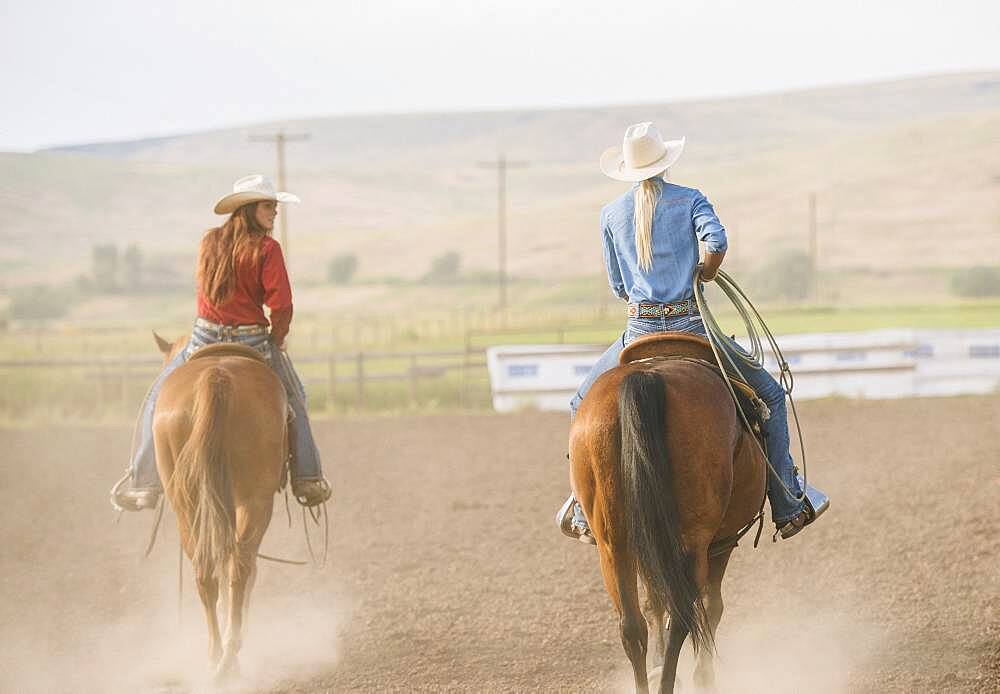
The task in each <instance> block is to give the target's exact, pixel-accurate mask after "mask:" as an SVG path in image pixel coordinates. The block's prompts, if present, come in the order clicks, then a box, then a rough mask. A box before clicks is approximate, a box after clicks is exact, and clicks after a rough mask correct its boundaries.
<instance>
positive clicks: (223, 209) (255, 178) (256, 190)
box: [215, 174, 301, 214]
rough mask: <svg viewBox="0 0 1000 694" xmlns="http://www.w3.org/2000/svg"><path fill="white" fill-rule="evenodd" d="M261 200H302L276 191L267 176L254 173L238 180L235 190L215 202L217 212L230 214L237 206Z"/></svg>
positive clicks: (234, 186)
mask: <svg viewBox="0 0 1000 694" xmlns="http://www.w3.org/2000/svg"><path fill="white" fill-rule="evenodd" d="M261 200H274V201H275V202H301V201H300V200H299V198H298V196H297V195H292V194H291V193H284V192H279V191H276V190H275V189H274V183H272V182H271V179H270V178H268V177H267V176H261V175H260V174H253V175H250V176H244V177H243V178H241V179H239V180H238V181H236V183H234V184H233V192H232V193H230V194H229V195H224V196H222V197H221V198H219V201H218V202H217V203H215V214H229V213H230V212H232V211H234V210H235V209H236V208H237V207H241V206H242V205H246V204H247V203H250V202H259V201H261Z"/></svg>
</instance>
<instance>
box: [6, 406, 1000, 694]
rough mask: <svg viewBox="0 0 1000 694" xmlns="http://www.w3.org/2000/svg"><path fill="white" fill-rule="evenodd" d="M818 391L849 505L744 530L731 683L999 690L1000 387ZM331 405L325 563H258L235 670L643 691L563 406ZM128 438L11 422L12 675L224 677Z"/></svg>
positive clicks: (253, 686) (723, 671) (84, 682)
mask: <svg viewBox="0 0 1000 694" xmlns="http://www.w3.org/2000/svg"><path fill="white" fill-rule="evenodd" d="M800 411H801V414H802V417H803V420H804V425H805V427H806V435H807V442H808V444H809V446H810V453H811V458H810V461H811V471H812V478H813V480H814V481H815V483H816V484H817V485H820V486H822V487H823V488H824V489H825V490H827V491H828V492H829V493H830V495H831V496H832V497H833V506H832V508H831V511H830V512H829V514H828V515H827V516H826V517H824V518H823V520H822V522H821V523H818V524H817V525H816V526H815V527H814V528H810V529H809V531H808V532H807V533H804V534H803V535H801V536H799V537H798V538H796V539H795V540H792V541H789V542H787V543H781V544H778V545H772V544H770V542H769V541H768V542H766V543H762V546H761V547H760V548H759V549H758V550H756V551H754V550H753V549H751V547H750V546H749V544H748V543H746V544H745V545H744V546H743V547H741V548H740V549H739V550H737V553H736V555H735V556H734V559H733V561H732V562H731V564H730V571H729V574H728V575H727V577H726V582H725V584H724V592H725V596H726V600H727V606H726V609H727V612H726V615H725V617H724V619H723V623H722V627H721V629H720V636H719V649H720V660H719V677H720V690H721V691H726V692H767V693H768V694H773V693H775V692H801V691H810V692H855V691H860V692H937V691H955V692H995V691H997V690H998V688H1000V650H998V649H1000V569H998V568H997V567H998V561H997V555H998V550H1000V536H998V532H997V531H998V528H1000V464H998V461H1000V436H998V434H1000V397H988V398H958V399H927V400H910V401H898V402H849V401H827V402H818V403H806V404H804V405H800ZM317 429H318V437H319V442H320V447H321V449H322V450H323V451H324V453H325V455H326V460H327V465H328V467H329V469H330V471H331V476H332V480H333V483H334V487H335V489H336V493H335V494H336V495H335V498H334V504H333V507H332V539H331V560H330V564H329V566H328V567H327V568H326V569H324V570H313V569H303V568H297V567H290V566H281V565H273V564H264V565H262V567H261V576H260V579H259V581H258V586H257V592H256V594H255V601H256V602H255V604H254V605H253V608H252V611H251V615H250V620H251V623H250V626H249V629H248V632H247V634H246V639H245V648H244V657H243V675H244V679H243V681H242V685H241V687H240V688H242V689H244V690H258V691H274V692H311V691H337V692H343V691H384V690H394V691H415V690H456V691H458V690H461V691H476V692H482V691H594V692H598V691H629V687H630V675H629V674H628V672H629V670H628V666H627V661H626V658H625V655H624V652H623V651H622V648H621V645H620V643H619V640H618V634H617V626H616V619H615V617H614V616H613V614H612V612H611V608H610V606H609V603H608V600H607V597H606V595H605V593H604V591H603V588H602V586H601V581H600V577H599V574H598V568H597V562H596V553H595V552H594V550H593V549H592V548H590V547H587V546H584V545H580V544H577V543H574V542H571V541H569V540H566V539H564V538H562V537H561V536H560V535H559V534H558V532H557V531H556V530H555V528H554V526H553V524H552V516H553V514H554V512H555V510H556V508H557V507H558V505H559V504H560V503H561V501H562V499H563V496H564V494H565V492H566V485H567V483H566V468H565V464H564V462H563V452H564V450H565V433H566V420H565V417H563V416H559V415H538V414H523V415H518V416H440V417H407V418H395V419H389V418H378V419H365V420H352V421H348V422H343V421H340V422H329V423H320V424H319V425H318V427H317ZM128 438H129V432H127V431H125V430H124V429H78V430H74V429H59V430H57V431H41V430H19V431H13V430H6V431H3V432H0V459H2V464H0V488H2V490H3V498H4V504H3V506H2V507H0V547H2V552H0V580H2V594H0V628H2V634H3V638H2V642H0V644H2V645H0V691H3V692H22V691H45V692H50V691H72V692H88V691H93V692H106V691H123V690H129V691H162V692H186V691H193V690H195V691H197V690H204V689H205V688H206V684H205V658H204V653H203V650H204V644H205V633H204V626H203V621H202V616H201V613H200V608H199V606H198V602H197V598H196V596H195V594H194V592H193V591H192V584H191V582H190V575H189V574H188V575H186V576H185V586H184V596H183V606H182V611H181V612H182V614H181V620H182V621H181V623H180V624H178V618H177V604H176V601H177V585H176V583H177V575H176V573H177V555H176V534H175V532H174V528H173V526H172V519H171V518H170V517H169V516H168V517H167V522H166V523H165V525H166V532H165V533H164V534H163V535H162V536H161V538H160V543H159V544H158V546H157V547H156V549H155V550H154V553H153V556H152V557H151V558H150V559H149V560H146V561H145V562H142V561H140V557H141V551H142V546H143V544H144V542H145V540H146V536H147V533H148V530H149V527H150V525H151V522H152V517H151V514H145V515H142V516H138V517H137V516H128V517H126V518H123V519H122V522H121V524H119V525H118V526H114V525H112V522H111V521H112V514H111V513H110V511H109V509H108V507H107V502H106V490H107V488H108V487H109V486H110V484H111V482H112V481H113V479H114V478H115V476H116V474H117V473H118V471H119V469H120V468H121V467H122V466H123V460H124V456H125V449H126V447H127V444H128ZM280 510H281V514H283V509H280ZM284 523H285V521H284V517H283V515H276V520H275V523H274V525H273V526H272V530H271V534H270V535H269V537H268V539H267V541H266V543H265V550H266V551H268V552H270V553H272V554H278V555H281V556H285V557H291V558H299V557H302V556H303V555H304V554H305V545H304V542H303V540H302V537H301V529H300V527H299V525H300V524H301V519H298V518H297V520H296V527H295V528H294V529H292V530H288V529H287V528H286V527H285V526H284ZM690 671H691V666H690V662H689V661H687V662H685V663H682V667H681V672H682V679H684V680H687V681H688V682H689V681H690ZM685 689H686V690H687V691H690V690H691V689H690V686H686V687H685Z"/></svg>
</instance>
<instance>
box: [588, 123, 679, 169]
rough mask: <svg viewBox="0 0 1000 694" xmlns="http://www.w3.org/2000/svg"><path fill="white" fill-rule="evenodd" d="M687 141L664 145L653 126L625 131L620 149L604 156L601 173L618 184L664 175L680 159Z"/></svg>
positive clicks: (642, 124)
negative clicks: (619, 182)
mask: <svg viewBox="0 0 1000 694" xmlns="http://www.w3.org/2000/svg"><path fill="white" fill-rule="evenodd" d="M684 141H685V138H683V137H682V138H681V139H679V140H667V141H666V142H664V141H663V137H662V136H661V135H660V131H659V130H657V129H656V126H654V125H653V124H652V123H636V124H635V125H630V126H629V128H628V130H626V131H625V138H624V140H623V141H622V146H621V147H610V148H608V149H607V150H605V151H604V154H602V155H601V171H603V172H604V174H605V175H606V176H610V177H611V178H613V179H615V180H617V181H644V180H645V179H647V178H652V177H653V176H656V175H657V174H661V173H663V172H664V171H666V170H667V169H669V168H670V167H671V166H673V165H674V163H675V162H676V161H677V160H678V159H680V156H681V152H682V151H684Z"/></svg>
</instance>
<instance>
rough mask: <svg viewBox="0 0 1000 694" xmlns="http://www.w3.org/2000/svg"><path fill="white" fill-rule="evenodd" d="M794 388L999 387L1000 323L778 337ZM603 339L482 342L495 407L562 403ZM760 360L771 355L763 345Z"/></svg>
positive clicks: (928, 390) (808, 395) (833, 391)
mask: <svg viewBox="0 0 1000 694" xmlns="http://www.w3.org/2000/svg"><path fill="white" fill-rule="evenodd" d="M778 344H779V345H780V347H781V349H782V352H783V353H784V355H785V359H786V360H787V361H788V364H789V366H790V367H791V369H792V373H793V374H794V376H795V390H794V395H795V397H796V398H797V399H801V400H808V399H813V398H823V397H831V396H841V397H850V398H875V399H878V398H905V397H914V396H939V395H961V394H967V393H968V394H984V393H992V392H998V391H1000V329H986V330H958V331H956V330H876V331H868V332H858V333H822V334H808V335H788V336H785V337H779V338H778ZM605 348H606V347H605V346H603V345H600V346H594V345H507V346H502V347H490V348H489V349H487V366H488V367H489V372H490V385H491V388H492V391H493V407H494V409H496V410H497V411H498V412H508V411H511V410H515V409H519V408H523V407H533V408H537V409H540V410H559V411H565V410H568V409H569V400H570V398H571V397H572V396H573V394H574V393H575V392H576V389H577V388H578V387H579V385H580V383H581V382H582V381H583V379H584V377H585V376H586V375H587V372H588V371H589V370H590V367H591V366H592V365H593V364H594V363H595V362H596V361H597V359H598V358H599V357H600V356H601V354H602V353H603V351H604V349H605ZM765 366H766V367H767V369H768V370H769V371H771V373H774V374H777V371H778V367H777V363H776V361H775V359H774V357H773V355H772V354H770V352H767V353H765Z"/></svg>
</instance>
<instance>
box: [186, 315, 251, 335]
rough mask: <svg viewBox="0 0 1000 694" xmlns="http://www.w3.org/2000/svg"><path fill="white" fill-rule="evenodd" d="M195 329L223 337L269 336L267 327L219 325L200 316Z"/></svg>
mask: <svg viewBox="0 0 1000 694" xmlns="http://www.w3.org/2000/svg"><path fill="white" fill-rule="evenodd" d="M194 324H195V327H198V328H203V329H205V330H212V331H214V332H216V333H218V334H219V335H222V336H230V337H231V336H233V335H240V336H242V335H267V327H266V326H263V325H256V324H254V325H219V324H218V323H213V322H212V321H210V320H205V319H204V318H201V317H200V316H199V317H198V318H197V319H196V320H195V322H194Z"/></svg>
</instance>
